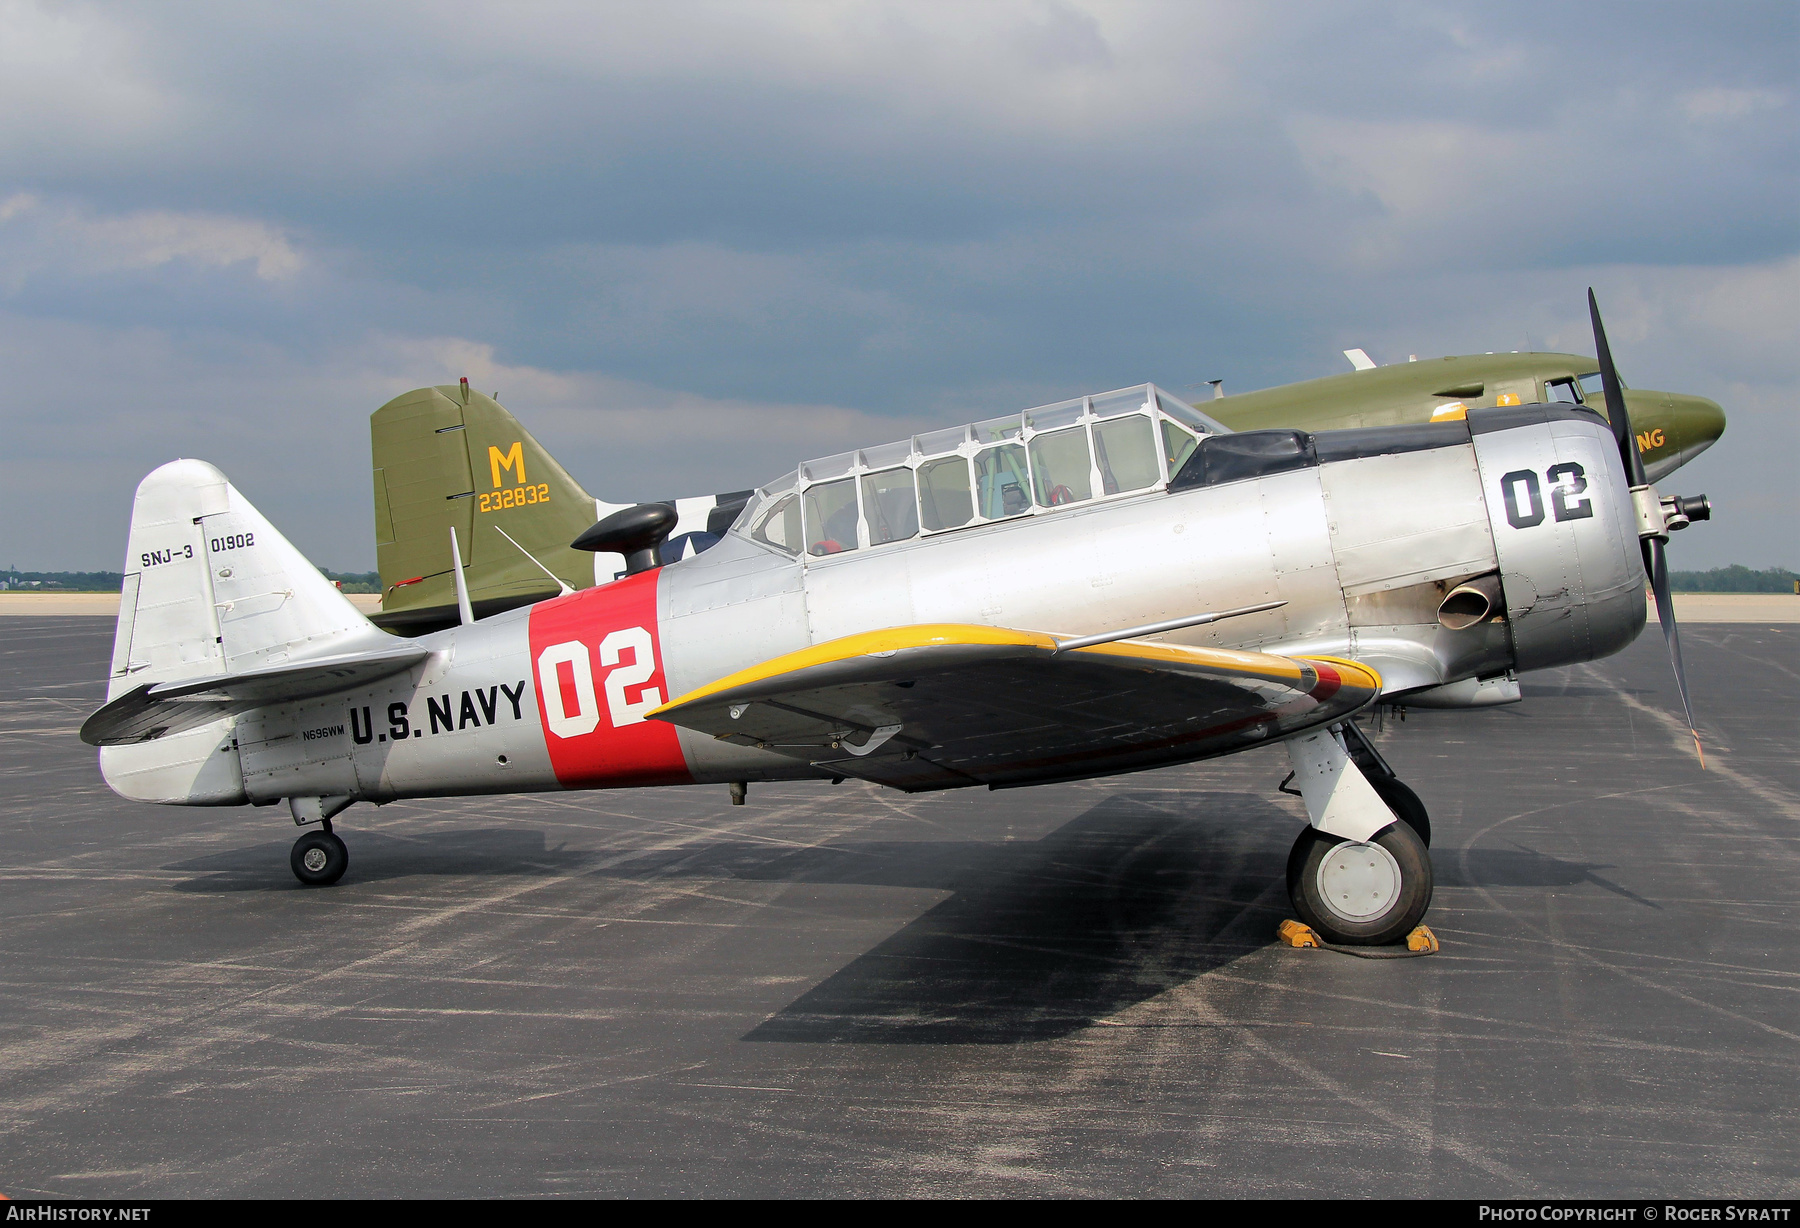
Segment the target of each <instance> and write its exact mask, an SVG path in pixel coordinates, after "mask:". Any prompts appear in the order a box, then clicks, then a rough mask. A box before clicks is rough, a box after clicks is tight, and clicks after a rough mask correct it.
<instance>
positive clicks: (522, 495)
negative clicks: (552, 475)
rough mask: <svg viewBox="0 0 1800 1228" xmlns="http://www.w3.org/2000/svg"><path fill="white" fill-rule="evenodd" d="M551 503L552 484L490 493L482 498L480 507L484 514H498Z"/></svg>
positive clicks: (546, 483)
mask: <svg viewBox="0 0 1800 1228" xmlns="http://www.w3.org/2000/svg"><path fill="white" fill-rule="evenodd" d="M548 502H550V484H549V483H548V482H545V483H544V484H543V485H541V486H513V487H509V488H508V489H506V490H495V491H489V492H488V493H487V494H485V495H482V496H481V501H480V507H481V510H482V511H484V512H498V511H501V510H502V509H504V508H509V507H524V506H525V505H526V504H528V503H548Z"/></svg>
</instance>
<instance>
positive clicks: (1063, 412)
mask: <svg viewBox="0 0 1800 1228" xmlns="http://www.w3.org/2000/svg"><path fill="white" fill-rule="evenodd" d="M1086 411H1087V398H1086V397H1082V398H1080V399H1078V400H1074V401H1059V402H1057V403H1056V404H1055V405H1045V406H1043V407H1042V408H1041V409H1028V410H1026V411H1025V425H1026V426H1028V427H1030V428H1031V429H1032V430H1034V431H1037V432H1040V433H1041V432H1043V431H1054V430H1055V429H1056V428H1057V427H1059V426H1073V425H1074V424H1075V423H1077V422H1080V421H1081V415H1082V414H1083V413H1085V412H1086Z"/></svg>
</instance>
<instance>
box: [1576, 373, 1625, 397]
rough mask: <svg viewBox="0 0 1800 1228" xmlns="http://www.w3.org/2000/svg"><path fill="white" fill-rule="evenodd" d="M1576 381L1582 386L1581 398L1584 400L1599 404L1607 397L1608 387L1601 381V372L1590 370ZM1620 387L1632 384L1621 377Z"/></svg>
mask: <svg viewBox="0 0 1800 1228" xmlns="http://www.w3.org/2000/svg"><path fill="white" fill-rule="evenodd" d="M1576 383H1577V384H1578V385H1579V386H1580V388H1581V399H1582V400H1583V401H1584V402H1589V403H1592V404H1595V405H1598V404H1600V403H1601V402H1602V401H1604V400H1605V399H1606V387H1605V385H1603V384H1602V383H1601V382H1600V373H1599V372H1598V371H1589V372H1588V373H1587V374H1586V375H1583V376H1580V377H1579V378H1578V379H1577V380H1576ZM1619 387H1621V388H1627V387H1630V385H1628V384H1627V383H1626V382H1625V381H1624V380H1623V379H1621V380H1620V381H1619Z"/></svg>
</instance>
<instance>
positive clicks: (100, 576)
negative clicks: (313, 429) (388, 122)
mask: <svg viewBox="0 0 1800 1228" xmlns="http://www.w3.org/2000/svg"><path fill="white" fill-rule="evenodd" d="M325 576H326V578H327V579H331V580H336V581H337V582H338V584H339V586H340V587H341V588H342V589H343V590H344V591H345V592H346V593H379V592H380V591H381V573H380V572H375V571H332V570H330V569H329V568H327V569H325ZM123 580H124V577H123V576H121V575H120V574H119V573H118V572H116V571H0V585H4V586H5V587H7V588H23V589H34V588H35V589H40V590H42V589H52V590H61V591H63V592H85V593H116V592H118V591H119V586H120V584H121V583H122V582H123ZM1795 580H1800V573H1795V572H1792V571H1789V570H1788V569H1787V568H1785V567H1769V568H1766V569H1764V570H1762V571H1752V570H1751V569H1750V568H1748V567H1745V566H1744V565H1743V564H1741V563H1733V564H1732V565H1731V566H1729V567H1715V568H1713V569H1712V570H1711V571H1672V572H1670V573H1669V586H1670V587H1671V588H1673V589H1674V590H1675V591H1676V592H1678V593H1791V592H1793V591H1794V581H1795Z"/></svg>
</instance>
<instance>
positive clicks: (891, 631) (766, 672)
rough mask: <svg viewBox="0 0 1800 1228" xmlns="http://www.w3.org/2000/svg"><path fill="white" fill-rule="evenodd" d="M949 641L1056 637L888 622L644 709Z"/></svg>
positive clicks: (1032, 644) (1021, 641)
mask: <svg viewBox="0 0 1800 1228" xmlns="http://www.w3.org/2000/svg"><path fill="white" fill-rule="evenodd" d="M953 644H984V645H999V646H1016V647H1020V648H1043V649H1051V648H1055V647H1056V640H1055V639H1054V638H1052V637H1050V636H1048V635H1041V634H1039V633H1038V632H1035V631H1013V630H1009V629H1008V628H1006V627H978V626H974V625H971V624H965V623H924V624H921V625H919V626H916V627H886V628H883V629H882V630H880V631H861V632H858V633H857V634H855V635H846V636H844V637H843V638H842V639H836V640H827V641H826V642H825V643H823V644H814V645H813V646H812V647H811V648H802V649H800V650H799V651H798V652H790V653H788V654H786V655H785V656H779V657H771V658H770V659H769V660H767V661H764V662H762V663H761V664H759V665H752V666H751V667H750V668H748V669H741V670H739V671H738V672H737V673H735V674H727V675H726V676H725V677H723V678H720V679H718V680H717V681H715V682H709V683H707V684H706V685H705V686H703V687H698V688H696V689H694V690H692V691H689V692H688V693H687V694H686V695H682V696H679V697H677V698H675V699H671V700H670V701H669V702H668V703H666V704H664V705H663V706H662V707H660V708H657V709H656V710H655V711H652V712H648V713H646V714H645V715H646V716H655V715H657V714H658V713H660V712H667V711H668V710H669V709H670V708H676V707H680V706H681V705H683V704H691V703H694V702H695V701H697V700H702V699H705V698H707V697H708V696H711V695H717V694H719V693H721V692H723V691H730V690H734V689H736V688H737V687H741V686H749V685H750V684H752V683H756V682H765V681H767V680H768V679H770V678H778V677H780V676H781V675H783V674H792V673H797V672H798V671H800V670H803V669H810V668H811V667H813V666H815V665H827V664H830V663H831V662H833V661H847V660H849V659H851V658H852V657H867V656H874V655H876V654H879V653H889V652H898V651H900V650H901V649H903V648H931V647H936V646H941V645H953Z"/></svg>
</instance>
